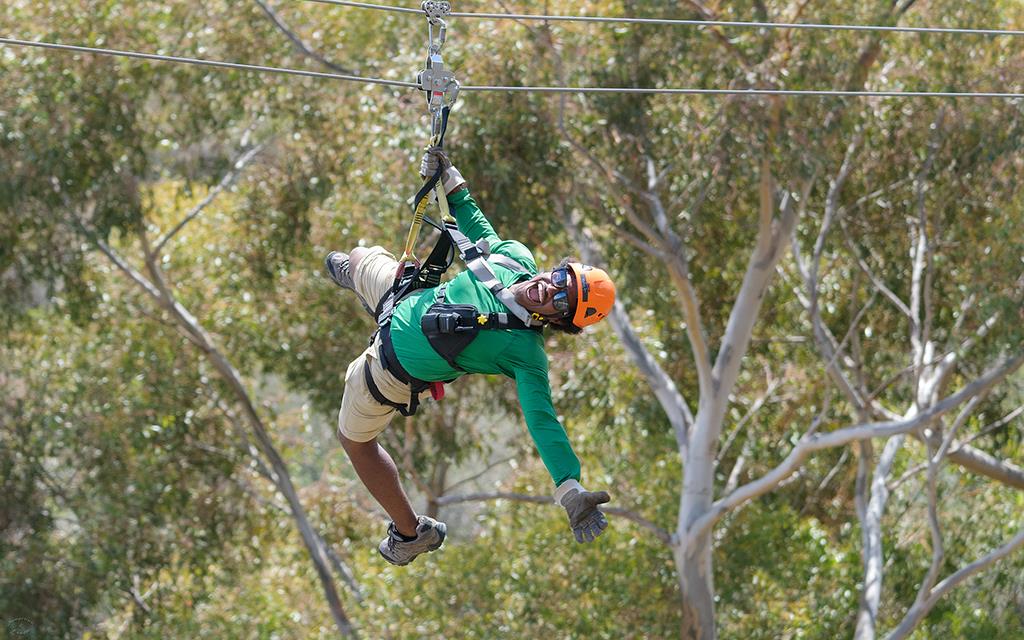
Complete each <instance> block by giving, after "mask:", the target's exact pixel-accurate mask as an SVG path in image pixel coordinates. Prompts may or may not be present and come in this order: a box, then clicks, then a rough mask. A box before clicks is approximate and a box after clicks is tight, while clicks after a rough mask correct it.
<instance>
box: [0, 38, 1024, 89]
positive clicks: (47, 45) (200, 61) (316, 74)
mask: <svg viewBox="0 0 1024 640" xmlns="http://www.w3.org/2000/svg"><path fill="white" fill-rule="evenodd" d="M0 45H11V46H22V47H36V48H41V49H53V50H58V51H72V52H77V53H89V54H96V55H107V56H115V57H124V58H137V59H141V60H152V61H159V62H174V63H180V64H192V65H199V66H206V67H219V68H225V69H236V70H241V71H256V72H261V73H278V74H287V75H296V76H306V77H311V78H323V79H329V80H343V81H348V82H359V83H365V84H378V85H384V86H390V87H400V88H403V89H419V86H418V85H417V84H416V83H414V82H403V81H399V80H385V79H383V78H368V77H364V76H355V75H348V74H342V73H327V72H322V71H308V70H305V69H291V68H287V67H271V66H265V65H255V64H244V63H238V62H225V61H221V60H209V59H205V58H187V57H181V56H168V55H162V54H155V53H142V52H139V51H125V50H120V49H103V48H97V47H85V46H80V45H70V44H60V43H54V42H43V41H39V40H18V39H15V38H0ZM461 90H462V91H506V92H531V93H640V94H669V95H711V96H715V95H764V96H819V97H878V98H929V97H930V98H999V99H1016V98H1024V93H1011V92H968V91H841V90H817V89H690V88H678V89H674V88H657V87H654V88H645V87H559V86H502V85H464V86H462V87H461Z"/></svg>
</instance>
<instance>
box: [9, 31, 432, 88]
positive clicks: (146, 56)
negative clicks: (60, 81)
mask: <svg viewBox="0 0 1024 640" xmlns="http://www.w3.org/2000/svg"><path fill="white" fill-rule="evenodd" d="M0 44H6V45H12V46H20V47H36V48H40V49H55V50H58V51H74V52H78V53H91V54H96V55H107V56H116V57H121V58H138V59H141V60H155V61H159V62H177V63H182V64H193V65H199V66H206V67H220V68H225V69H237V70H241V71H259V72H262V73H281V74H287V75H294V76H307V77H310V78H325V79H330V80H346V81H348V82H362V83H367V84H380V85H386V86H390V87H402V88H404V89H416V88H418V87H417V85H416V83H415V82H402V81H399V80H385V79H383V78H366V77H363V76H354V75H348V74H344V73H327V72H323V71H307V70H305V69H289V68H287V67H269V66H265V65H258V64H243V63H240V62H224V61H221V60H208V59H205V58H184V57H181V56H167V55H161V54H156V53H142V52H139V51H123V50H120V49H101V48H97V47H83V46H79V45H72V44H59V43H55V42H43V41H40V40H17V39H14V38H0Z"/></svg>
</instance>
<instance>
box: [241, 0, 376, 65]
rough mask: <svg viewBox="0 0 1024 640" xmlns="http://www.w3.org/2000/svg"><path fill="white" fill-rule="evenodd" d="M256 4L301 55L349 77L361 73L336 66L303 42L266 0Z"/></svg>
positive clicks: (258, 1)
mask: <svg viewBox="0 0 1024 640" xmlns="http://www.w3.org/2000/svg"><path fill="white" fill-rule="evenodd" d="M256 4H258V5H260V8H261V9H263V12H264V13H266V14H267V17H268V18H270V21H271V22H273V23H274V26H275V27H277V28H278V29H279V30H280V31H281V32H282V33H284V35H286V36H288V39H289V40H291V41H292V44H293V45H295V48H296V49H298V50H299V52H300V53H302V54H303V55H305V56H308V57H310V58H312V59H313V60H316V61H317V62H319V63H320V64H322V65H324V66H325V67H327V68H328V69H331V70H333V71H337V72H338V73H344V74H347V75H353V74H358V73H359V71H357V70H355V69H348V68H347V67H342V66H341V65H338V64H335V63H334V62H331V61H330V60H328V59H327V58H325V57H324V56H323V55H321V54H319V53H317V52H316V51H314V50H313V49H312V48H311V47H310V46H309V45H307V44H306V43H305V42H303V41H302V39H301V38H299V36H297V35H295V33H294V32H293V31H292V30H291V29H290V28H289V27H288V25H287V24H285V22H284V20H282V19H281V17H280V16H279V15H278V14H277V12H276V11H274V9H273V7H271V6H270V4H268V3H267V2H265V1H264V0H256Z"/></svg>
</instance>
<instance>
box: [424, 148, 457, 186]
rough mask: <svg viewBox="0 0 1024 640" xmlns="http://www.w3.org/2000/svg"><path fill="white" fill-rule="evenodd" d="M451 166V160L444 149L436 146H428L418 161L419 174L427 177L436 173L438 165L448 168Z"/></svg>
mask: <svg viewBox="0 0 1024 640" xmlns="http://www.w3.org/2000/svg"><path fill="white" fill-rule="evenodd" d="M451 166H452V161H451V160H449V159H448V154H447V153H445V152H444V149H442V148H441V147H438V146H433V147H428V148H427V150H426V152H424V153H423V160H421V161H420V175H421V176H423V177H424V178H427V177H429V176H432V175H434V174H435V173H437V168H438V167H441V168H442V169H449V168H451Z"/></svg>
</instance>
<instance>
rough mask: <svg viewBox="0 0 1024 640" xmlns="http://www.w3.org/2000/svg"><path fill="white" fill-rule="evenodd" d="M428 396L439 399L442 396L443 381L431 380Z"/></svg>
mask: <svg viewBox="0 0 1024 640" xmlns="http://www.w3.org/2000/svg"><path fill="white" fill-rule="evenodd" d="M430 397H431V398H433V399H434V400H441V399H442V398H444V383H443V382H431V383H430Z"/></svg>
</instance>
